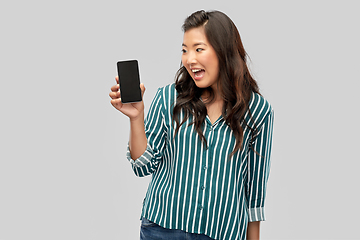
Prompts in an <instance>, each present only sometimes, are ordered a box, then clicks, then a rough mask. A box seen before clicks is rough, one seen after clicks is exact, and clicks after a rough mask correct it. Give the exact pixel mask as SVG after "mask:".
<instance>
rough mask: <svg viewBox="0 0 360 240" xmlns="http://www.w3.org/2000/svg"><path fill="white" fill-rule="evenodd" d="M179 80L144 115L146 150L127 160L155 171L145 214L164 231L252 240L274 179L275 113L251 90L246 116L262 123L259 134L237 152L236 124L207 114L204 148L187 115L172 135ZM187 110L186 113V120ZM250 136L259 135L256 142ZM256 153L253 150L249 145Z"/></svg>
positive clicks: (139, 169)
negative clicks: (252, 224)
mask: <svg viewBox="0 0 360 240" xmlns="http://www.w3.org/2000/svg"><path fill="white" fill-rule="evenodd" d="M176 97H177V92H176V90H175V84H171V85H168V86H165V87H163V88H159V89H158V91H157V93H156V96H155V98H154V99H153V102H152V103H151V106H150V109H149V112H148V115H147V117H146V120H145V132H146V137H147V140H148V144H147V148H146V150H145V152H144V154H143V155H142V156H140V157H139V158H138V159H136V160H135V161H134V160H132V159H131V156H130V152H129V149H128V152H127V158H128V160H129V161H130V162H131V165H132V168H133V170H134V172H135V174H136V175H137V176H139V177H143V176H146V175H150V174H152V179H151V182H150V184H149V187H148V190H147V193H146V197H145V199H144V204H143V209H142V217H145V218H147V219H149V220H150V221H152V222H155V223H157V224H158V225H160V226H162V227H164V228H170V229H181V230H183V231H186V232H191V233H198V234H205V235H208V236H209V237H211V238H214V239H220V240H229V239H238V240H240V239H246V230H247V225H248V222H249V221H250V222H251V221H264V220H265V216H264V199H265V192H266V183H267V180H268V176H269V168H270V152H271V143H272V130H273V118H274V114H273V110H272V107H271V106H270V104H269V103H268V102H267V101H266V100H265V99H264V98H263V97H262V96H260V95H258V94H255V93H253V94H252V97H251V100H250V102H249V109H250V111H251V114H252V117H253V121H252V120H250V118H249V115H248V113H247V114H246V115H245V121H246V122H247V124H248V125H250V126H252V127H253V126H254V124H255V126H256V128H257V130H258V131H257V135H256V138H253V139H252V137H251V131H250V129H249V128H245V129H244V140H243V146H244V147H243V149H242V150H238V151H237V152H236V153H235V154H234V156H232V157H231V158H229V154H230V153H231V152H232V151H233V149H234V147H235V136H234V134H233V132H232V130H231V128H230V127H229V126H228V125H227V124H226V123H225V121H224V119H223V118H222V117H220V118H219V119H218V120H217V121H216V122H215V123H214V124H211V122H210V119H209V118H208V117H206V121H205V123H204V128H203V134H204V136H205V138H206V140H207V146H204V144H203V142H202V141H201V140H200V138H199V136H198V134H197V132H196V130H195V129H194V124H192V125H189V124H190V123H191V122H192V120H193V118H192V116H190V117H189V119H188V120H187V122H185V123H184V124H183V125H182V126H181V127H180V129H179V132H178V134H177V135H176V136H174V131H175V129H174V127H173V126H174V125H175V124H173V122H172V110H173V107H174V105H175V102H176ZM182 117H183V114H182V113H181V114H180V118H179V119H180V122H181V121H182ZM251 139H252V140H253V141H252V142H251ZM251 145H252V147H253V149H254V150H255V151H256V152H257V153H258V154H257V153H256V152H254V151H253V149H252V148H251Z"/></svg>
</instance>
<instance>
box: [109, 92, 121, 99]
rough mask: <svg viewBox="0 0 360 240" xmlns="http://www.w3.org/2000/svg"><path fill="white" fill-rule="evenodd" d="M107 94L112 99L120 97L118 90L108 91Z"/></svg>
mask: <svg viewBox="0 0 360 240" xmlns="http://www.w3.org/2000/svg"><path fill="white" fill-rule="evenodd" d="M109 96H110V97H111V98H112V99H117V98H120V92H110V93H109Z"/></svg>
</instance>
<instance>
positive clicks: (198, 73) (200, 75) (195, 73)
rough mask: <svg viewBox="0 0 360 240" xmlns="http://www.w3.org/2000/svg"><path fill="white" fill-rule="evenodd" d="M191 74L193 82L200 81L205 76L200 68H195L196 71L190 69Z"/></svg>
mask: <svg viewBox="0 0 360 240" xmlns="http://www.w3.org/2000/svg"><path fill="white" fill-rule="evenodd" d="M191 71H192V73H193V78H194V79H195V80H200V79H202V78H203V77H204V75H205V70H204V69H201V68H196V69H191Z"/></svg>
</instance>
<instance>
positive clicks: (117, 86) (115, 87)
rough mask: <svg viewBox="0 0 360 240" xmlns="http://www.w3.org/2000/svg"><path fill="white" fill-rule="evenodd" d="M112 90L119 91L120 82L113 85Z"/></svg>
mask: <svg viewBox="0 0 360 240" xmlns="http://www.w3.org/2000/svg"><path fill="white" fill-rule="evenodd" d="M111 91H113V92H117V91H119V84H116V85H114V86H112V87H111Z"/></svg>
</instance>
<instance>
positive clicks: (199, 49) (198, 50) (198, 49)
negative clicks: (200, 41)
mask: <svg viewBox="0 0 360 240" xmlns="http://www.w3.org/2000/svg"><path fill="white" fill-rule="evenodd" d="M202 50H204V49H202V48H197V49H196V51H197V52H201V51H202Z"/></svg>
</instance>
